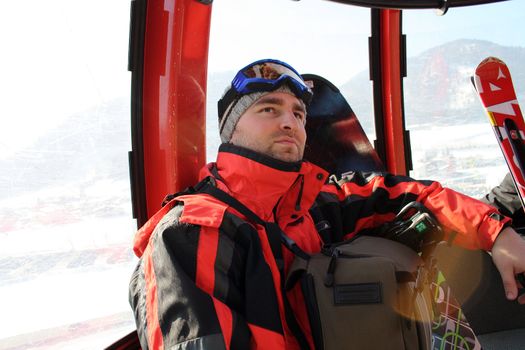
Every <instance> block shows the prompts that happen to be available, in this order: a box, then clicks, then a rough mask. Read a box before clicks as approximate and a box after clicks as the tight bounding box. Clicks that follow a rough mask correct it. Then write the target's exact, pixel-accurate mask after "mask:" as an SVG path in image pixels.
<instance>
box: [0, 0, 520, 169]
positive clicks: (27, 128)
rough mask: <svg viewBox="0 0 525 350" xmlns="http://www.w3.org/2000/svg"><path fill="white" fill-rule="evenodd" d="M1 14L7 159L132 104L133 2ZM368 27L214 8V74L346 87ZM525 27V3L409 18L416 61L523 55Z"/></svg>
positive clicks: (365, 22)
mask: <svg viewBox="0 0 525 350" xmlns="http://www.w3.org/2000/svg"><path fill="white" fill-rule="evenodd" d="M0 6H1V11H0V45H1V47H2V55H0V96H1V97H0V101H1V103H0V118H1V123H2V124H1V125H2V127H1V128H0V159H2V158H5V157H8V156H12V155H13V154H14V153H15V152H16V151H17V150H18V149H20V148H22V147H24V146H27V145H28V144H30V143H32V142H34V140H35V139H36V138H37V137H38V136H39V135H41V134H43V133H45V132H46V131H47V130H49V129H50V128H53V127H55V126H56V125H58V124H59V123H60V122H61V121H62V120H64V119H65V118H67V117H68V116H70V115H72V114H73V113H75V112H79V111H83V110H85V109H87V108H90V107H92V106H96V105H100V104H101V103H104V102H105V101H109V100H112V99H114V98H118V97H122V96H125V97H126V96H129V91H130V77H131V74H130V73H129V72H128V71H127V55H128V33H129V8H130V1H129V0H92V1H89V2H86V1H78V0H49V1H45V2H42V1H40V0H25V1H10V0H0ZM369 18H370V10H368V9H366V8H361V7H355V6H348V5H344V4H339V3H334V2H330V1H324V0H301V1H291V0H216V1H214V4H213V10H212V27H211V36H210V51H209V69H208V71H209V72H210V73H213V72H217V71H229V70H235V69H237V68H239V67H241V66H244V65H246V64H247V63H249V62H251V61H254V60H256V59H260V58H264V57H273V58H279V59H281V60H284V61H287V62H289V63H290V64H292V65H293V66H294V67H295V68H297V69H298V70H299V71H300V72H303V73H316V74H320V75H323V76H325V77H327V78H328V79H329V80H331V81H332V82H334V83H336V84H343V83H344V82H346V81H347V80H348V79H350V78H351V77H352V76H353V75H355V74H356V73H358V72H360V71H362V70H364V69H366V68H367V65H368V53H367V46H368V36H369V35H370V24H369V21H370V19H369ZM524 19H525V1H522V0H520V1H518V0H512V1H507V2H503V3H498V4H491V5H482V6H479V7H478V8H466V9H462V8H458V9H456V8H454V9H451V10H450V11H449V12H448V13H447V14H446V15H445V16H437V15H436V14H435V12H434V11H433V10H425V11H418V12H414V11H405V12H404V17H403V20H404V24H405V30H404V32H405V33H406V34H407V36H408V53H409V56H410V55H416V54H418V53H420V52H422V51H423V50H425V49H428V48H429V47H431V46H434V45H435V44H436V43H437V44H440V43H442V42H446V41H450V40H453V39H455V38H458V37H470V38H483V39H486V40H491V41H495V42H499V43H502V44H505V45H513V46H525V36H524V35H522V33H523V32H524V29H523V26H524V24H523V23H525V21H524ZM430 39H431V40H430ZM209 88H214V87H211V86H210V87H209ZM220 89H221V91H222V89H223V87H220Z"/></svg>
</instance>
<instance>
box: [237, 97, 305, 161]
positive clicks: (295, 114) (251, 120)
mask: <svg viewBox="0 0 525 350" xmlns="http://www.w3.org/2000/svg"><path fill="white" fill-rule="evenodd" d="M305 123H306V110H305V107H304V104H303V103H302V101H301V100H299V99H298V98H297V97H295V96H293V95H290V94H288V93H286V92H271V93H269V94H266V95H264V96H263V97H261V98H260V99H258V100H257V101H255V103H254V104H252V105H251V106H250V108H248V109H247V110H246V111H245V112H244V114H243V115H242V116H241V118H240V119H239V121H238V123H237V126H236V127H235V130H234V131H233V135H232V138H231V141H230V142H231V143H233V144H234V145H237V146H241V147H245V148H248V149H251V150H252V151H255V152H258V153H262V154H265V155H267V156H270V157H272V158H276V159H279V160H283V161H285V162H297V161H300V160H302V159H303V153H304V146H305V143H306V130H305Z"/></svg>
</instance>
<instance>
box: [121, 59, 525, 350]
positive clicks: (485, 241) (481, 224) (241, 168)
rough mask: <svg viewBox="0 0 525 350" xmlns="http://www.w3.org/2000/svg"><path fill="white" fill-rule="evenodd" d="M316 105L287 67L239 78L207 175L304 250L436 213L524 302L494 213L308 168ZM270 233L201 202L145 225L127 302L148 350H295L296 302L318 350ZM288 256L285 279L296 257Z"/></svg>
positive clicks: (397, 179) (167, 210) (425, 185)
mask: <svg viewBox="0 0 525 350" xmlns="http://www.w3.org/2000/svg"><path fill="white" fill-rule="evenodd" d="M310 98H311V90H310V89H309V87H308V86H306V84H305V83H304V82H303V80H302V79H301V77H300V76H299V74H298V73H297V72H296V71H295V70H294V69H293V68H292V67H290V66H289V65H287V64H286V63H284V62H280V61H276V60H261V61H257V62H254V63H252V64H250V65H248V66H246V67H245V68H243V69H241V71H239V73H237V75H236V76H235V78H234V80H233V81H232V85H231V86H230V87H229V89H228V90H227V91H226V93H225V95H224V96H223V98H222V99H221V100H220V101H219V127H220V135H221V140H222V142H223V144H222V145H221V146H220V148H219V154H218V156H217V162H215V163H211V164H208V165H207V166H205V167H204V168H203V169H202V170H201V178H202V179H205V178H208V179H211V180H210V182H211V183H213V184H214V186H216V187H217V188H218V189H220V190H222V191H224V192H226V193H228V194H229V195H231V196H233V197H234V198H235V199H236V200H238V201H239V202H241V203H242V204H243V205H245V206H246V207H248V208H249V209H250V210H251V211H253V212H254V213H255V214H256V215H257V216H258V217H259V218H261V219H262V220H264V221H266V222H272V223H275V224H277V225H278V226H279V227H280V229H281V230H282V231H283V232H284V233H285V234H286V235H287V236H288V237H289V238H291V239H292V240H293V241H295V242H296V244H297V245H298V246H299V247H300V248H302V250H303V251H305V252H307V253H316V252H319V250H320V248H321V245H322V244H323V243H329V242H335V241H340V240H342V239H346V238H350V237H352V236H355V235H356V234H358V232H360V231H362V230H365V229H367V230H370V229H373V228H374V227H378V226H380V225H381V224H383V223H384V222H386V221H388V220H391V219H393V217H394V215H395V213H397V212H398V211H399V210H400V209H401V208H402V207H403V206H404V205H405V204H407V203H409V202H411V201H414V200H417V201H419V202H421V203H423V204H424V205H425V206H426V207H427V208H428V209H430V210H431V211H433V213H434V214H435V216H436V217H437V219H438V220H439V221H440V223H441V225H442V226H443V228H444V230H445V233H446V235H447V237H446V238H447V239H448V238H450V239H452V238H453V242H454V243H455V244H458V245H460V246H462V247H466V248H470V249H485V250H492V255H493V259H494V262H495V263H496V265H497V266H498V268H499V270H500V272H501V276H502V278H503V281H504V285H505V290H506V293H507V297H508V298H509V299H515V298H516V297H517V286H516V281H515V279H514V275H515V274H516V273H522V272H524V271H525V261H524V259H523V257H524V256H525V243H524V241H523V240H521V239H520V238H519V237H518V236H517V234H516V233H515V232H514V231H513V230H512V229H511V228H509V227H507V226H508V224H509V222H510V220H509V219H508V218H505V217H503V216H501V215H500V214H499V213H498V212H497V211H496V209H495V208H493V207H490V206H488V205H486V204H484V203H482V202H479V201H477V200H474V199H472V198H469V197H466V196H463V195H461V194H459V193H456V192H454V191H452V190H449V189H444V188H442V187H441V186H440V185H439V184H438V183H436V182H431V181H415V180H413V179H410V178H408V177H401V176H392V175H385V174H382V175H381V174H360V173H354V174H352V175H350V176H347V177H345V178H343V179H341V180H340V181H338V182H337V183H336V182H334V181H327V175H328V174H327V173H326V172H325V171H324V170H323V169H321V168H319V167H317V166H315V165H313V164H311V163H308V162H305V161H302V157H303V152H304V147H305V142H306V132H305V122H306V105H307V104H308V102H309V100H310ZM266 227H267V226H264V225H260V224H258V223H256V222H254V221H253V220H250V219H248V218H246V217H245V216H244V215H243V214H241V213H239V212H238V211H236V210H235V209H233V208H232V207H229V206H228V205H227V204H225V203H223V202H222V201H220V200H218V199H216V198H214V197H212V196H210V195H208V194H203V193H199V194H187V195H182V196H179V197H177V198H176V199H175V200H172V201H170V203H169V204H168V205H166V206H164V207H163V210H162V211H161V212H159V213H158V214H156V215H155V216H154V217H153V218H152V219H151V220H150V221H149V222H148V223H147V224H146V225H145V226H144V227H143V228H141V230H139V232H138V233H137V236H136V239H135V247H134V249H135V252H136V253H137V255H138V256H140V257H141V259H140V262H139V264H138V266H137V269H136V271H135V272H134V274H133V278H132V281H131V284H130V302H131V305H132V308H133V310H134V313H135V318H136V321H137V329H138V333H139V336H140V339H141V344H142V347H143V348H144V349H146V348H150V349H161V348H177V349H179V348H180V349H182V348H184V349H194V348H195V349H197V348H198V349H201V348H203V349H249V348H254V349H255V348H259V349H298V348H299V343H298V340H297V338H296V337H295V336H294V335H293V332H292V331H291V330H290V328H293V325H292V324H291V323H292V322H291V321H290V320H287V318H286V315H287V312H286V309H287V306H288V304H287V303H288V302H289V304H290V307H291V309H292V310H293V314H294V315H295V318H296V321H297V323H298V324H299V326H300V328H301V330H302V331H303V333H304V334H305V335H306V338H307V339H306V340H307V342H308V344H309V345H310V347H311V348H313V346H312V345H313V343H312V339H311V338H310V334H311V331H310V329H309V324H308V320H307V315H306V311H305V305H304V300H303V297H302V294H301V291H300V288H299V287H298V286H296V287H294V288H293V289H292V290H291V291H289V292H288V293H286V294H287V297H286V298H285V297H283V292H282V290H283V289H282V286H281V275H280V272H279V268H280V267H281V266H278V264H277V263H276V259H275V258H274V255H273V253H272V247H271V242H269V239H268V237H269V236H268V235H270V234H271V232H267V231H266ZM452 232H457V235H455V236H454V237H451V233H452ZM281 250H282V255H283V260H284V273H286V271H287V270H288V268H289V266H290V264H291V262H292V260H293V258H294V256H293V254H292V253H291V252H290V251H288V250H287V249H282V247H281ZM524 301H525V298H520V302H524ZM295 334H297V333H295Z"/></svg>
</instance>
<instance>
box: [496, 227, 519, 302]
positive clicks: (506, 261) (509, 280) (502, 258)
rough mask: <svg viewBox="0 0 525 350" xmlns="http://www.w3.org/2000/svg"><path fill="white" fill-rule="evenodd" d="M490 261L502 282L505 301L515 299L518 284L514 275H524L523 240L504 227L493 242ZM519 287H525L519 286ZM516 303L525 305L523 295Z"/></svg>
mask: <svg viewBox="0 0 525 350" xmlns="http://www.w3.org/2000/svg"><path fill="white" fill-rule="evenodd" d="M492 260H493V261H494V264H495V265H496V267H497V268H498V271H499V273H500V275H501V279H502V280H503V288H505V294H506V296H507V299H509V300H514V299H516V297H518V284H517V282H516V278H515V275H517V274H520V273H521V274H523V273H525V240H523V238H521V236H520V235H519V234H518V233H516V231H514V229H512V228H510V227H506V228H505V229H503V231H501V233H500V234H499V235H498V238H496V242H494V246H493V247H492ZM519 287H521V288H523V287H525V286H521V285H520V286H519ZM518 302H519V303H520V304H525V294H522V295H521V296H519V298H518Z"/></svg>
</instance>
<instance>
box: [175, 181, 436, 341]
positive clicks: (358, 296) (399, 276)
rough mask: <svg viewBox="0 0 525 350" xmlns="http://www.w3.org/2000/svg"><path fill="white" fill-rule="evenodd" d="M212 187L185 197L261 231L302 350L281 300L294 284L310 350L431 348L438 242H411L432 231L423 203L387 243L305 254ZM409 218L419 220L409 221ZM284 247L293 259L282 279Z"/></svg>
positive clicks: (364, 242) (390, 231) (363, 241)
mask: <svg viewBox="0 0 525 350" xmlns="http://www.w3.org/2000/svg"><path fill="white" fill-rule="evenodd" d="M214 182H215V181H214V179H213V178H212V177H208V178H206V179H204V180H203V181H201V182H200V183H199V184H197V185H196V186H195V187H190V188H189V189H187V190H186V191H185V192H184V193H185V194H191V193H206V194H209V195H211V196H213V197H215V198H216V199H218V200H220V201H222V202H224V203H226V204H228V205H229V206H231V207H232V208H234V209H236V210H237V211H238V212H240V213H241V214H243V215H244V216H246V217H247V218H248V220H251V221H253V222H254V223H257V224H260V225H264V226H265V227H266V232H267V234H268V240H269V242H270V246H271V248H272V253H273V255H274V258H275V260H276V263H277V266H278V267H279V272H280V274H281V280H282V286H283V291H282V294H283V302H284V306H285V317H286V322H287V324H288V326H289V328H290V330H291V331H292V333H293V334H294V335H295V337H296V338H297V341H298V342H299V344H300V347H301V349H310V347H309V344H308V341H307V340H306V337H305V335H304V333H303V332H302V330H301V328H300V327H299V324H298V322H297V320H296V319H295V316H294V315H293V311H292V309H291V307H290V304H289V301H288V298H287V297H286V291H287V290H290V289H291V288H293V287H294V286H295V285H296V283H300V284H301V288H302V292H303V296H304V300H305V304H306V305H305V306H306V309H307V312H308V317H309V322H310V329H311V331H312V337H313V339H314V344H315V349H318V350H320V349H326V350H331V349H341V348H347V347H351V348H355V349H389V350H390V349H392V350H427V349H431V339H432V331H431V324H432V319H433V312H432V310H433V307H432V300H433V299H432V298H431V294H430V284H431V281H432V280H433V277H434V276H435V273H436V272H437V268H436V267H435V260H434V259H433V256H432V251H433V249H434V246H435V242H436V241H434V240H431V241H425V240H424V239H423V238H422V237H423V235H419V237H416V238H415V239H414V237H415V235H414V232H416V233H417V234H421V233H424V231H428V230H427V228H429V227H430V228H432V229H434V228H435V225H434V223H435V221H434V219H433V218H432V217H430V216H429V214H430V213H429V212H428V211H427V210H423V213H421V211H422V210H421V209H422V208H421V204H419V203H416V205H414V203H411V204H409V205H407V206H406V207H405V208H403V209H402V210H401V212H400V214H398V215H397V216H396V219H395V220H394V221H392V223H391V224H390V225H387V226H385V227H383V228H382V229H381V230H379V231H378V234H381V235H382V236H383V237H387V238H383V237H374V236H356V237H355V238H353V239H350V240H346V241H343V242H339V243H335V244H331V245H326V246H324V247H323V248H322V250H321V252H320V253H317V254H314V255H309V254H307V253H306V252H304V251H303V250H302V249H300V247H299V246H297V244H296V243H295V242H294V241H293V240H291V239H290V238H289V237H288V236H286V234H285V233H284V232H282V230H281V229H280V228H279V227H278V225H276V224H275V223H271V222H266V221H264V220H262V219H261V218H260V217H258V216H257V215H256V214H255V213H253V212H252V211H251V210H250V209H249V208H247V207H246V206H245V205H244V204H242V203H241V202H239V201H238V200H237V199H236V198H234V197H232V196H230V195H229V194H227V193H226V192H224V191H222V190H220V189H218V188H217V187H216V186H215V183H214ZM179 194H180V193H179ZM177 195H178V194H176V195H172V196H170V197H171V198H173V197H175V196H177ZM169 199H170V198H167V199H166V200H169ZM414 208H416V209H417V210H416V213H415V214H413V213H412V212H413V209H414ZM407 213H410V215H409V217H408V216H407ZM421 214H423V215H421ZM430 215H431V214H430ZM412 218H416V220H408V219H412ZM421 227H423V228H424V229H423V230H421ZM407 232H408V234H407ZM417 234H416V236H417ZM428 236H429V235H428ZM388 238H392V239H396V240H398V241H401V242H404V243H406V244H402V243H398V242H396V241H393V240H392V239H388ZM407 238H409V239H408V240H407ZM408 243H410V244H408ZM407 244H408V245H407ZM281 245H284V246H285V247H286V248H287V249H289V250H290V251H291V252H292V253H293V254H294V255H295V258H294V261H293V263H292V265H291V268H290V271H289V272H288V275H287V276H284V263H283V257H282V251H281ZM412 245H415V246H412ZM409 246H411V247H412V248H410V247H409ZM414 249H419V251H421V250H422V251H423V254H422V255H421V256H420V255H419V254H418V253H416V251H415V250H414ZM422 257H423V258H422Z"/></svg>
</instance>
